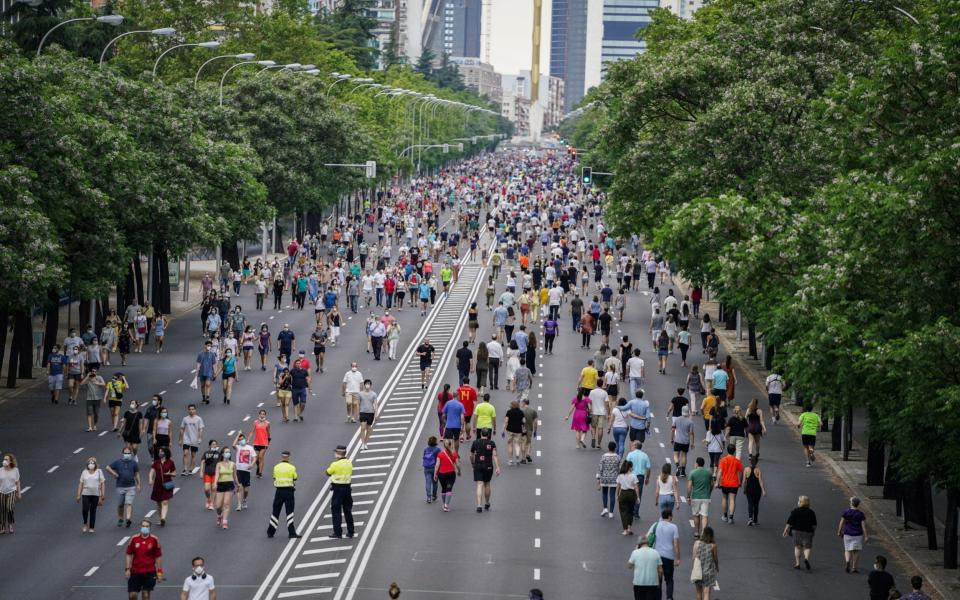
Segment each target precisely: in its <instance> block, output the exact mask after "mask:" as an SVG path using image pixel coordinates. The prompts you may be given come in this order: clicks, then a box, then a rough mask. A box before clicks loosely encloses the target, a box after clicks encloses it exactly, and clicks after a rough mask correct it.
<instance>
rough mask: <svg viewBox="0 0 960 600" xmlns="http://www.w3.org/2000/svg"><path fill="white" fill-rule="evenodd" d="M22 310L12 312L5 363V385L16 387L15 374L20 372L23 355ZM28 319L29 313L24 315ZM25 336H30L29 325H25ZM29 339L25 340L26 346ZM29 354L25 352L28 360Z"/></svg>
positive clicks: (28, 343) (29, 342)
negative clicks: (8, 357) (11, 333)
mask: <svg viewBox="0 0 960 600" xmlns="http://www.w3.org/2000/svg"><path fill="white" fill-rule="evenodd" d="M23 318H24V313H23V311H17V312H15V313H14V314H13V340H11V342H10V362H9V363H7V387H8V388H11V389H13V388H15V387H17V374H18V373H19V372H20V362H21V360H22V356H23V352H22V351H23V339H22V336H23V324H22V322H21V321H22V320H23ZM26 318H27V319H29V318H30V317H29V315H27V317H26ZM27 337H30V332H29V326H28V327H27ZM30 344H31V341H27V346H29V345H30ZM29 356H30V354H29V353H28V354H27V357H23V358H26V360H29Z"/></svg>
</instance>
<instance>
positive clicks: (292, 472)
mask: <svg viewBox="0 0 960 600" xmlns="http://www.w3.org/2000/svg"><path fill="white" fill-rule="evenodd" d="M296 483H297V468H296V467H295V466H293V463H291V462H290V451H289V450H284V451H283V452H281V453H280V462H278V463H277V464H276V465H274V467H273V487H274V488H275V489H274V494H273V513H272V514H271V515H270V524H269V525H268V526H267V537H268V538H272V537H273V536H274V534H275V533H276V532H277V528H278V527H279V525H280V509H284V510H286V512H287V535H288V537H290V538H291V539H293V538H299V537H302V536H301V535H300V534H299V533H297V526H296V524H295V523H294V520H293V519H294V509H295V507H296V500H295V498H294V492H295V487H294V486H295V485H296Z"/></svg>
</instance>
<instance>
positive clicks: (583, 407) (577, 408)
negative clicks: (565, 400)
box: [564, 388, 590, 449]
mask: <svg viewBox="0 0 960 600" xmlns="http://www.w3.org/2000/svg"><path fill="white" fill-rule="evenodd" d="M570 415H573V422H572V423H570V429H572V430H573V432H574V434H575V436H576V448H578V449H579V448H586V447H587V445H586V444H585V443H583V440H584V437H585V436H586V434H587V431H589V430H590V424H589V423H588V422H587V419H588V418H589V416H590V399H589V398H588V397H586V396H585V395H584V393H583V388H578V389H577V395H576V396H575V397H574V398H573V400H571V401H570V410H569V411H567V416H566V417H564V420H565V421H568V420H570Z"/></svg>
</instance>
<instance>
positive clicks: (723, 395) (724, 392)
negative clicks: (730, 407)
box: [713, 388, 727, 402]
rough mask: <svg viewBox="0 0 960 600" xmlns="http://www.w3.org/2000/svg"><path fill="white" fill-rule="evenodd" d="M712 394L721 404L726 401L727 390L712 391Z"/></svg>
mask: <svg viewBox="0 0 960 600" xmlns="http://www.w3.org/2000/svg"><path fill="white" fill-rule="evenodd" d="M713 394H714V395H715V396H716V397H717V400H719V401H721V402H726V401H727V388H723V389H722V390H721V389H719V388H717V389H714V390H713Z"/></svg>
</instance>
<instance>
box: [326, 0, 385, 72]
mask: <svg viewBox="0 0 960 600" xmlns="http://www.w3.org/2000/svg"><path fill="white" fill-rule="evenodd" d="M372 6H373V2H371V0H342V2H340V3H339V5H338V6H337V8H336V10H334V11H333V12H331V13H329V14H325V13H318V14H317V17H316V28H317V34H318V36H319V37H320V39H321V40H324V41H326V42H329V43H330V44H331V45H332V46H333V47H334V48H336V49H338V50H340V51H342V52H343V53H344V54H346V55H347V56H349V57H350V58H351V59H352V60H353V62H354V63H355V64H356V65H357V67H358V68H359V69H362V70H364V71H371V70H373V69H375V68H376V66H377V54H378V53H377V49H376V48H375V47H374V45H373V44H372V40H373V29H374V28H375V27H376V26H377V20H376V19H373V18H371V17H368V16H367V9H369V8H371V7H372Z"/></svg>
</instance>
